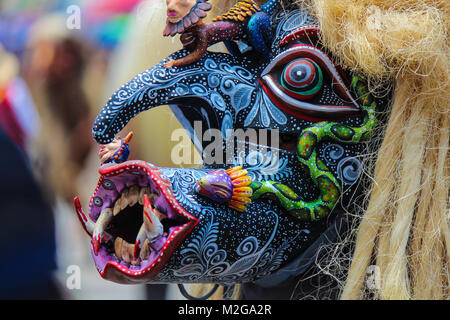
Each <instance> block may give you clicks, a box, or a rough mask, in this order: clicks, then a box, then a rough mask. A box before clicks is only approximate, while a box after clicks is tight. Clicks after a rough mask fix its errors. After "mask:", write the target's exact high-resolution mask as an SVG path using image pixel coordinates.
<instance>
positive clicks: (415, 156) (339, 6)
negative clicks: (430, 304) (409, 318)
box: [310, 0, 450, 299]
mask: <svg viewBox="0 0 450 320" xmlns="http://www.w3.org/2000/svg"><path fill="white" fill-rule="evenodd" d="M310 4H311V6H312V10H313V11H314V13H315V15H316V16H317V18H318V20H319V22H320V25H321V28H322V43H323V44H324V46H325V47H327V48H328V49H329V50H330V51H331V52H332V53H333V54H334V55H335V56H336V57H337V58H338V59H339V62H340V63H341V64H342V65H344V66H346V67H348V68H350V69H351V70H353V71H354V72H356V73H363V74H365V75H366V76H368V77H369V79H370V80H371V84H372V88H373V89H374V90H375V89H376V87H377V84H379V83H381V81H383V80H390V81H392V82H393V83H394V96H393V99H392V105H391V108H390V115H389V121H388V123H387V126H386V128H385V132H384V137H383V140H382V141H381V145H380V149H379V151H378V152H377V154H376V155H375V157H376V163H375V168H374V170H373V177H372V188H371V190H370V192H369V193H368V196H370V198H369V199H368V205H367V208H366V210H365V213H364V215H363V217H362V219H361V221H360V225H359V227H358V228H357V236H356V248H355V251H354V254H353V257H352V263H351V266H350V269H349V271H348V276H347V279H346V281H345V286H344V289H343V292H342V295H341V298H342V299H359V298H364V297H365V296H364V294H363V292H364V283H365V276H366V272H367V269H368V267H369V265H371V264H375V266H376V268H377V270H378V273H379V274H378V276H379V280H380V283H379V287H378V288H377V289H378V290H377V291H378V292H377V297H379V298H381V299H448V298H449V282H450V281H449V280H450V276H449V257H450V234H449V197H448V196H449V195H448V191H449V172H448V171H449V154H448V150H449V148H448V144H449V101H450V87H449V86H450V81H449V51H448V25H449V7H450V6H449V4H448V2H447V1H425V0H423V1H405V0H403V1H393V0H340V1H327V0H313V1H311V2H310Z"/></svg>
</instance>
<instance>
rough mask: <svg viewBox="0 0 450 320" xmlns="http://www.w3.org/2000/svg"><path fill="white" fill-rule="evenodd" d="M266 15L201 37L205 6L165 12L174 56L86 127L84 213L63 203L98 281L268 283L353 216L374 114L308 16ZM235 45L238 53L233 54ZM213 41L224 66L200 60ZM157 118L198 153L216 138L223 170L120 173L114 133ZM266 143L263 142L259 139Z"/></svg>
mask: <svg viewBox="0 0 450 320" xmlns="http://www.w3.org/2000/svg"><path fill="white" fill-rule="evenodd" d="M278 2H279V1H269V2H267V3H266V4H264V5H262V6H261V7H258V6H257V5H256V4H254V3H253V2H251V1H247V0H245V1H244V0H242V1H240V2H238V3H237V4H236V6H235V7H233V8H232V9H230V10H229V11H228V12H227V13H224V14H223V15H221V16H220V17H218V18H216V19H215V21H214V22H211V23H210V24H203V23H202V22H201V20H202V19H203V18H204V17H206V12H207V11H208V10H209V9H210V5H209V3H208V2H207V1H206V0H195V1H194V0H192V1H183V2H182V3H183V4H184V5H183V6H181V4H180V3H181V2H179V1H174V2H173V3H172V2H171V1H168V19H167V20H168V23H167V27H166V30H165V34H166V35H170V36H173V35H174V34H176V33H181V39H182V42H183V44H184V49H182V50H180V51H177V52H175V53H173V54H172V55H171V56H170V57H169V60H167V59H164V60H163V61H161V62H160V63H158V64H157V65H155V66H153V67H151V68H149V69H148V70H146V71H144V72H142V73H141V74H139V75H137V76H136V77H134V78H133V79H131V80H130V81H129V82H128V83H126V84H124V85H123V86H122V87H121V88H120V89H119V90H117V91H116V92H115V93H114V94H113V96H112V97H111V98H110V99H109V100H108V102H107V104H106V105H105V106H104V108H103V109H102V110H101V112H100V113H99V115H98V116H97V119H96V120H95V123H94V125H93V136H94V138H95V139H96V141H97V142H98V143H99V144H101V145H102V146H103V150H102V151H101V153H100V155H101V160H102V162H107V163H106V164H103V165H102V166H101V167H100V169H99V173H100V178H99V182H98V185H97V187H96V189H95V190H94V192H93V196H92V198H91V201H90V203H89V212H86V213H85V212H84V211H83V209H82V208H81V205H80V201H79V200H78V199H76V201H75V207H76V211H77V213H78V217H79V219H80V221H81V223H82V226H83V228H84V229H85V230H86V231H87V233H88V234H89V235H90V236H91V237H92V244H91V251H92V255H93V259H94V263H95V265H96V267H97V269H98V271H99V273H100V274H101V276H102V277H104V278H105V279H108V280H111V281H115V282H119V283H130V284H131V283H147V282H152V283H168V282H172V283H189V282H205V283H219V284H233V283H247V282H255V281H265V283H271V282H273V281H270V279H271V277H272V276H273V275H274V273H276V272H279V271H280V270H283V268H285V267H288V265H289V263H290V262H292V261H294V260H296V259H298V258H299V257H300V256H301V255H302V254H304V253H305V252H307V251H308V249H310V250H309V251H311V250H314V248H317V247H318V246H319V245H320V243H321V241H324V238H326V237H321V235H322V234H323V233H325V232H327V230H329V228H336V224H337V223H339V221H341V219H342V215H343V212H344V211H345V210H346V209H347V207H348V206H350V205H351V204H352V201H353V199H354V198H355V197H354V193H355V192H359V191H358V188H357V186H358V182H359V175H360V172H362V170H363V168H362V166H363V164H364V158H365V155H366V154H367V153H368V149H367V148H368V145H369V144H370V141H371V139H372V138H373V137H374V135H375V132H376V131H375V127H376V126H377V123H378V121H379V120H377V118H376V115H377V112H379V111H383V110H384V108H385V107H386V105H387V102H386V101H384V100H380V99H375V98H374V97H372V96H370V95H369V94H368V93H367V85H366V83H365V81H364V78H363V76H362V75H356V74H352V73H350V72H348V71H346V70H343V69H342V68H341V67H340V66H339V65H338V64H336V63H335V61H334V59H333V57H332V55H330V54H329V53H328V52H327V51H326V50H325V49H324V48H323V47H322V46H321V45H320V42H319V34H320V26H319V25H318V24H317V21H316V20H315V19H314V17H313V16H312V15H311V14H310V13H309V12H308V11H307V9H305V8H303V7H299V4H298V3H296V1H292V2H291V1H284V2H283V5H282V6H281V5H279V4H278ZM172 4H173V6H172ZM235 40H236V41H238V43H243V44H245V45H247V46H248V48H250V49H248V50H246V51H243V52H241V51H240V50H233V44H236V42H235ZM218 41H226V42H227V44H228V46H229V48H230V49H231V53H230V54H225V53H216V52H209V51H208V50H207V48H208V46H209V45H210V44H212V43H214V42H218ZM235 49H236V47H235ZM173 66H177V67H176V68H175V67H173ZM161 105H171V108H172V110H173V111H174V113H175V115H176V116H177V118H178V119H179V120H180V122H181V123H182V124H183V125H184V126H185V128H186V130H187V131H188V133H189V134H190V136H191V137H192V139H193V141H197V144H198V147H199V148H202V149H203V151H205V150H208V148H210V146H209V141H206V140H205V139H203V136H204V134H205V132H206V131H207V130H209V129H216V131H217V132H219V133H221V135H222V136H223V138H224V141H223V144H221V145H220V146H218V147H217V148H216V149H215V152H216V154H215V156H222V157H218V158H221V159H224V161H223V162H221V163H220V162H216V163H212V164H205V165H204V166H203V168H201V169H188V168H159V167H156V166H154V165H152V164H151V163H149V162H146V161H141V160H127V161H125V160H126V159H127V156H126V154H127V151H126V150H125V149H126V148H125V147H124V146H125V145H127V144H128V142H129V139H128V140H127V138H125V139H120V138H116V136H117V134H118V133H119V132H120V131H121V130H122V129H123V128H124V127H125V125H126V124H127V123H128V122H129V121H131V119H132V118H133V117H135V116H137V115H138V114H140V113H141V112H143V111H146V110H149V109H152V108H155V107H158V106H161ZM196 121H201V124H202V126H201V130H194V128H195V127H196V126H194V122H196ZM230 130H231V131H230ZM247 130H253V132H258V134H257V135H256V140H257V141H248V136H245V135H243V136H242V135H241V136H239V135H236V133H238V132H243V133H246V131H247ZM230 132H231V133H230ZM233 132H234V133H235V134H232V133H233ZM267 132H268V133H269V135H267V134H266V135H265V136H270V137H272V138H271V139H269V140H267V139H266V140H264V139H263V136H264V135H263V133H267ZM275 132H276V133H277V135H274V133H275ZM227 137H228V138H230V139H229V140H226V139H225V138H227ZM235 140H237V142H238V143H237V144H236V143H235V142H236V141H235ZM275 140H277V141H279V143H278V144H275V143H274V142H275ZM198 141H200V142H198ZM239 144H241V145H243V146H244V148H243V149H239V148H238V145H239ZM253 147H255V148H253ZM227 150H232V151H233V152H231V153H232V156H231V157H229V155H228V158H227V152H226V151H227ZM225 159H226V160H227V161H226V162H225ZM274 159H275V160H274ZM122 161H123V162H122ZM300 269H302V270H304V269H305V268H300ZM288 280H289V279H287V281H288Z"/></svg>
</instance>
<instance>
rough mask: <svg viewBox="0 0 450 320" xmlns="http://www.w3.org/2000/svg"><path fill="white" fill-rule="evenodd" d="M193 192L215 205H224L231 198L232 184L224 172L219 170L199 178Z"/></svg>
mask: <svg viewBox="0 0 450 320" xmlns="http://www.w3.org/2000/svg"><path fill="white" fill-rule="evenodd" d="M195 191H197V192H198V193H199V194H201V195H203V196H205V197H207V198H209V199H211V200H213V201H215V202H217V203H226V202H228V201H229V200H231V198H232V196H233V184H232V181H231V178H230V176H229V175H228V174H227V173H226V172H225V170H221V169H219V170H214V171H211V172H210V173H208V174H207V175H206V176H203V177H201V178H200V179H199V180H198V182H197V185H196V187H195Z"/></svg>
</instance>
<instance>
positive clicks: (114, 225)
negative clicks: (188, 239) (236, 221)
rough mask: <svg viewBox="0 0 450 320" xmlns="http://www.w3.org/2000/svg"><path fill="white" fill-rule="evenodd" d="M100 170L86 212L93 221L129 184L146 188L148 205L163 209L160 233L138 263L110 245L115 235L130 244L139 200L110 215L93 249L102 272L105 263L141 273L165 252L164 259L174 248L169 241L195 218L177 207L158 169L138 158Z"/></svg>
mask: <svg viewBox="0 0 450 320" xmlns="http://www.w3.org/2000/svg"><path fill="white" fill-rule="evenodd" d="M100 173H101V175H102V176H101V178H100V181H99V184H98V186H97V190H96V191H95V193H94V195H93V197H92V199H91V203H90V213H89V215H90V217H91V219H92V220H93V221H97V219H98V217H99V215H100V213H101V212H102V211H103V210H104V209H106V208H114V205H115V203H116V201H117V200H118V199H120V198H121V196H122V194H123V193H124V191H125V190H127V189H128V190H129V188H130V187H132V186H135V188H136V186H137V187H138V188H139V189H141V188H148V189H146V190H149V191H150V193H151V197H150V198H151V203H152V207H153V208H155V209H157V210H158V211H159V212H161V213H163V216H164V218H162V219H161V224H162V225H163V226H164V233H163V235H161V236H159V237H158V238H157V239H156V240H155V241H154V242H152V243H151V244H150V245H149V247H150V248H151V252H150V254H149V255H148V257H146V258H145V259H142V260H141V261H140V262H139V263H137V264H136V263H134V264H132V263H130V262H126V261H124V260H123V258H122V257H120V255H119V257H118V256H117V254H116V252H115V249H114V243H115V239H116V238H117V237H121V238H122V239H124V240H126V241H127V242H128V243H130V244H133V245H134V238H135V237H136V235H137V232H138V231H139V227H140V225H141V224H142V220H143V219H142V209H143V206H142V205H141V204H139V203H136V204H135V205H133V206H128V207H126V208H124V209H123V210H121V211H120V212H119V213H118V214H117V216H115V217H114V218H113V219H112V221H111V222H110V224H109V226H108V227H107V228H106V229H105V232H104V233H103V236H102V240H101V245H100V249H99V251H98V254H97V255H95V254H94V252H93V257H94V262H95V264H96V267H97V269H98V271H99V272H100V274H101V275H102V276H103V273H104V270H105V267H106V266H107V265H111V266H113V267H114V268H115V269H117V270H119V271H121V272H122V273H124V274H127V275H129V276H141V275H143V274H145V273H147V272H149V271H151V270H152V269H153V268H154V267H155V266H156V265H158V264H159V263H160V261H161V258H162V256H163V255H166V256H165V257H164V260H167V256H168V255H170V253H171V252H169V251H173V250H174V245H173V243H172V242H179V241H181V239H180V238H183V237H184V236H185V234H186V232H188V229H190V228H191V227H193V222H194V225H195V224H196V221H197V220H196V219H195V218H193V217H192V216H190V215H189V214H188V213H187V212H186V211H184V209H182V208H181V206H180V205H179V204H178V202H177V201H176V199H175V198H174V196H173V195H172V192H171V188H170V184H169V183H168V182H167V181H166V180H164V178H162V177H161V175H160V174H161V172H160V171H159V170H158V169H153V168H149V167H148V165H147V164H145V165H142V163H139V162H128V163H125V164H121V165H118V166H112V167H108V168H106V169H103V170H100ZM133 237H134V238H133ZM91 249H92V246H91ZM92 251H93V250H92Z"/></svg>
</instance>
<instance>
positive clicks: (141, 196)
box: [139, 187, 150, 205]
mask: <svg viewBox="0 0 450 320" xmlns="http://www.w3.org/2000/svg"><path fill="white" fill-rule="evenodd" d="M149 193H150V188H149V187H143V188H141V190H140V191H139V204H140V205H144V195H145V194H149Z"/></svg>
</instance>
